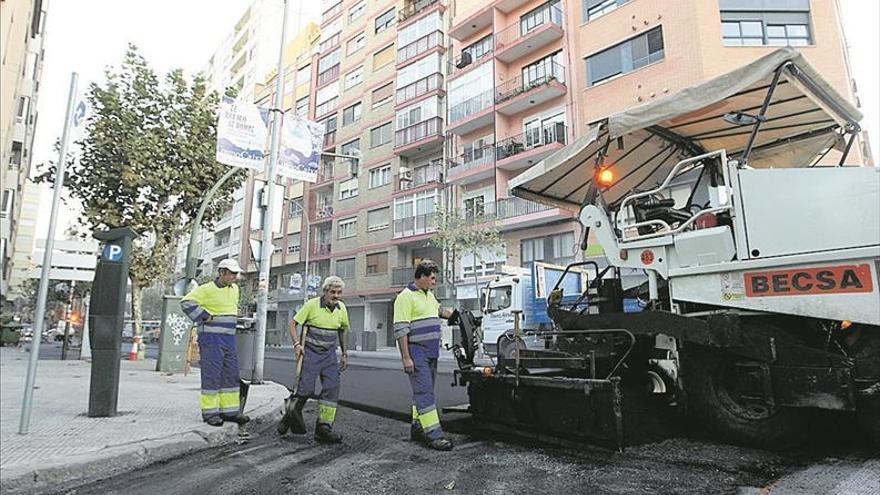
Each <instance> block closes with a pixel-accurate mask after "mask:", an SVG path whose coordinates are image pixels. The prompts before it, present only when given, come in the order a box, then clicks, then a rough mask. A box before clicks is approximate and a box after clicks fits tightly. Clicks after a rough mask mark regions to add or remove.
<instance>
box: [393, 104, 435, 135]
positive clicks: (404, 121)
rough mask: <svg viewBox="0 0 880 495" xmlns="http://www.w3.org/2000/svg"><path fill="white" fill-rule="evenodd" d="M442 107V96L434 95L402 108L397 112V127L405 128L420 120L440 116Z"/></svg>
mask: <svg viewBox="0 0 880 495" xmlns="http://www.w3.org/2000/svg"><path fill="white" fill-rule="evenodd" d="M440 108H441V107H440V98H438V97H437V96H432V97H430V98H427V99H424V100H422V101H420V102H417V103H413V104H412V105H409V106H407V107H405V108H402V109H400V110H398V111H397V113H396V114H395V118H396V120H397V129H398V130H400V129H405V128H407V127H409V126H411V125H415V124H418V123H419V122H424V121H426V120H429V119H433V118H434V117H439V116H440Z"/></svg>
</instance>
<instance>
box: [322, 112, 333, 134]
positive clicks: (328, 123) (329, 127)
mask: <svg viewBox="0 0 880 495" xmlns="http://www.w3.org/2000/svg"><path fill="white" fill-rule="evenodd" d="M336 121H337V118H336V115H333V116H331V117H327V118H326V119H324V120H322V121H320V122H319V124H320V123H322V124H324V133H325V134H329V133H331V132H336Z"/></svg>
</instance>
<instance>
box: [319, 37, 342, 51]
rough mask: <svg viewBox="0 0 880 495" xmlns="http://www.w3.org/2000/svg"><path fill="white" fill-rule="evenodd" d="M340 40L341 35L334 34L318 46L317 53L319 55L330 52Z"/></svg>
mask: <svg viewBox="0 0 880 495" xmlns="http://www.w3.org/2000/svg"><path fill="white" fill-rule="evenodd" d="M341 39H342V33H336V34H334V35H333V36H331V37H329V38H327V39H326V40H324V41H322V42H321V44H320V45H318V51H319V52H320V53H328V52H329V51H330V50H332V49H334V48H336V47H337V46H339V42H340V40H341Z"/></svg>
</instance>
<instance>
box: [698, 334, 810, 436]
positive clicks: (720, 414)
mask: <svg viewBox="0 0 880 495" xmlns="http://www.w3.org/2000/svg"><path fill="white" fill-rule="evenodd" d="M685 359H686V363H687V364H686V365H685V366H686V369H687V370H688V372H687V375H686V377H685V378H686V382H685V386H686V388H687V393H688V404H689V406H690V411H691V413H692V414H693V415H694V416H695V417H696V419H698V420H699V421H700V423H701V424H702V425H703V426H704V428H705V429H706V430H707V432H708V433H709V434H710V435H711V436H713V437H719V438H721V439H723V440H725V441H728V442H731V443H735V444H740V445H746V446H751V447H760V448H766V449H785V448H790V447H793V446H795V445H797V444H798V443H801V442H802V441H803V440H804V439H806V438H807V437H808V435H803V432H804V431H805V429H806V416H805V415H804V414H803V411H799V410H795V409H789V408H784V407H777V408H775V409H774V410H772V411H770V412H769V415H766V416H765V417H761V416H762V414H759V413H757V412H755V411H750V410H749V407H748V406H747V405H743V404H740V403H739V402H737V401H736V400H735V399H734V398H733V397H731V395H730V393H729V392H728V390H729V387H728V385H727V383H729V372H730V370H731V368H732V366H733V365H734V363H735V362H736V361H735V359H734V357H733V356H732V355H730V354H726V353H724V352H721V351H712V350H708V349H691V351H690V352H688V353H687V356H686V358H685ZM683 364H684V363H683Z"/></svg>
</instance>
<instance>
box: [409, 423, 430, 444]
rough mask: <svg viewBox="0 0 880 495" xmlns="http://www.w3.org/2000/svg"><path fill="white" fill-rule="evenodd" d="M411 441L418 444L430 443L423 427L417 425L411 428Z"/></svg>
mask: <svg viewBox="0 0 880 495" xmlns="http://www.w3.org/2000/svg"><path fill="white" fill-rule="evenodd" d="M409 441H410V442H416V443H428V438H427V437H425V432H424V430H422V427H421V426H419V425H416V424H412V425H411V426H410V427H409Z"/></svg>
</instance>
